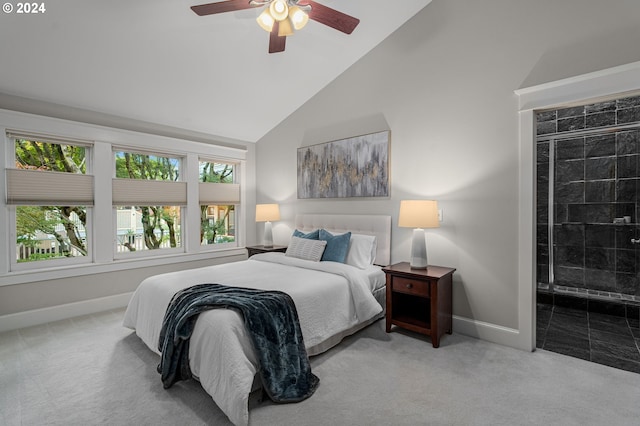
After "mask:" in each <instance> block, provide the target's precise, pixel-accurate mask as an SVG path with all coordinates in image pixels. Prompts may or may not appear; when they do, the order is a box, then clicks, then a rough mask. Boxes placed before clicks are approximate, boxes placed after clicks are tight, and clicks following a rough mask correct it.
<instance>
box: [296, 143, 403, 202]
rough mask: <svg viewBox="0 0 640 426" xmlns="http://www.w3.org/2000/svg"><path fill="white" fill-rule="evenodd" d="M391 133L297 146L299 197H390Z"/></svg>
mask: <svg viewBox="0 0 640 426" xmlns="http://www.w3.org/2000/svg"><path fill="white" fill-rule="evenodd" d="M390 135H391V132H390V131H388V130H386V131H384V132H378V133H370V134H368V135H362V136H354V137H351V138H346V139H340V140H337V141H332V142H326V143H321V144H318V145H311V146H305V147H302V148H298V198H300V199H305V198H350V197H388V196H389V139H390Z"/></svg>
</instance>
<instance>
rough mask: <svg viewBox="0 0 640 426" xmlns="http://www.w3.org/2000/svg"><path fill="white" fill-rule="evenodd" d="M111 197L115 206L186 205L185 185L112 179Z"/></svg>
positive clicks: (170, 182)
mask: <svg viewBox="0 0 640 426" xmlns="http://www.w3.org/2000/svg"><path fill="white" fill-rule="evenodd" d="M112 196H113V201H112V203H113V205H116V206H184V205H186V204H187V183H186V182H173V181H162V180H143V179H113V185H112Z"/></svg>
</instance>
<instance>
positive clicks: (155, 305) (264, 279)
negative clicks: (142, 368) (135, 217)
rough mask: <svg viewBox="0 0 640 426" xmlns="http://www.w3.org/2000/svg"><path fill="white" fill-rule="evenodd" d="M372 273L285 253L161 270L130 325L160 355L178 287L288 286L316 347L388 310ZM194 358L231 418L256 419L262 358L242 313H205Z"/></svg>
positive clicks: (309, 343)
mask: <svg viewBox="0 0 640 426" xmlns="http://www.w3.org/2000/svg"><path fill="white" fill-rule="evenodd" d="M379 273H380V274H382V272H379ZM370 275H371V271H370V270H367V271H363V270H360V269H358V268H355V267H353V266H349V265H345V264H341V263H336V262H310V261H306V260H301V259H296V258H291V257H286V256H284V255H283V254H282V253H264V254H258V255H255V256H253V257H251V258H250V259H249V260H246V261H241V262H235V263H228V264H223V265H216V266H209V267H205V268H198V269H191V270H186V271H178V272H172V273H167V274H162V275H156V276H154V277H150V278H147V279H145V280H144V281H143V282H142V283H141V284H140V286H139V287H138V289H137V290H136V292H135V293H134V295H133V297H132V299H131V301H130V302H129V306H128V308H127V311H126V313H125V317H124V326H125V327H129V328H131V329H134V330H135V331H136V334H137V335H138V336H139V337H140V338H141V339H142V340H143V341H144V343H145V344H146V345H147V346H148V347H149V348H150V349H151V350H153V351H154V352H156V353H158V354H159V351H158V339H159V336H160V329H161V328H162V320H163V318H164V313H165V310H166V308H167V306H168V304H169V302H170V300H171V297H172V296H173V295H174V294H175V293H176V292H177V291H179V290H181V289H183V288H186V287H190V286H193V285H196V284H205V283H216V284H223V285H229V286H238V287H251V288H258V289H264V290H280V291H284V292H286V293H288V294H289V295H290V296H291V297H292V299H293V300H294V302H295V304H296V309H297V311H298V316H299V318H300V327H301V329H302V334H303V336H304V340H305V346H306V347H307V349H309V348H313V347H314V346H317V345H319V344H321V343H322V342H324V341H325V340H326V339H328V338H329V337H331V336H333V335H335V334H337V333H340V332H342V331H344V330H347V329H349V328H351V327H353V326H354V325H356V324H359V323H363V322H365V321H367V320H369V319H371V318H373V317H374V316H376V315H377V314H379V313H380V312H381V311H382V308H381V307H380V305H379V304H378V303H377V302H376V300H375V298H374V297H373V295H372V290H373V289H372V286H371V283H370V279H369V276H370ZM382 276H384V274H382ZM223 324H224V326H222V325H223ZM311 352H312V351H310V353H311ZM189 365H190V367H191V371H192V373H193V374H194V375H195V376H196V377H197V378H198V379H199V380H200V383H201V384H202V387H203V388H204V389H205V390H206V391H207V393H209V395H211V397H212V398H213V400H214V401H215V402H216V404H217V405H218V407H220V409H221V410H222V411H224V413H225V414H226V415H227V416H228V417H229V419H230V420H231V421H232V422H233V423H234V424H236V425H246V424H248V421H249V412H248V398H249V393H250V392H251V386H252V383H253V379H254V376H255V374H256V371H257V368H256V365H257V361H256V356H255V354H254V351H253V347H252V345H251V342H250V338H249V336H248V334H247V333H246V330H245V327H244V322H243V319H242V317H241V316H240V314H239V313H237V312H236V311H234V310H230V309H214V310H211V311H207V312H204V313H202V314H200V316H199V317H198V320H197V322H196V326H195V328H194V331H193V335H192V337H191V343H190V347H189ZM158 385H159V386H160V385H161V382H160V378H159V377H158Z"/></svg>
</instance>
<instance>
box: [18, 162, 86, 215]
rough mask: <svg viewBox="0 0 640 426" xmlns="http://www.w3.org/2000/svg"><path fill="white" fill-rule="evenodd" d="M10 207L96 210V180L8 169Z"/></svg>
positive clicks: (61, 174) (79, 176)
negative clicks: (68, 207)
mask: <svg viewBox="0 0 640 426" xmlns="http://www.w3.org/2000/svg"><path fill="white" fill-rule="evenodd" d="M6 177H7V204H13V205H37V206H69V205H71V206H93V176H92V175H85V174H78V173H62V172H49V171H40V170H24V169H6Z"/></svg>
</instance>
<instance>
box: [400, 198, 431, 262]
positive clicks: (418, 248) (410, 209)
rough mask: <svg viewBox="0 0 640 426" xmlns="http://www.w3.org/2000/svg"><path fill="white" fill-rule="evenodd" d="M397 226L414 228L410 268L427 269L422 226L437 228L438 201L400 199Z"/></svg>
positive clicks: (425, 246)
mask: <svg viewBox="0 0 640 426" xmlns="http://www.w3.org/2000/svg"><path fill="white" fill-rule="evenodd" d="M398 226H400V227H402V228H414V230H413V240H412V242H411V262H410V266H411V269H427V243H426V241H425V234H424V228H437V227H439V226H440V222H438V202H437V201H434V200H402V201H400V217H399V218H398Z"/></svg>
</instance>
